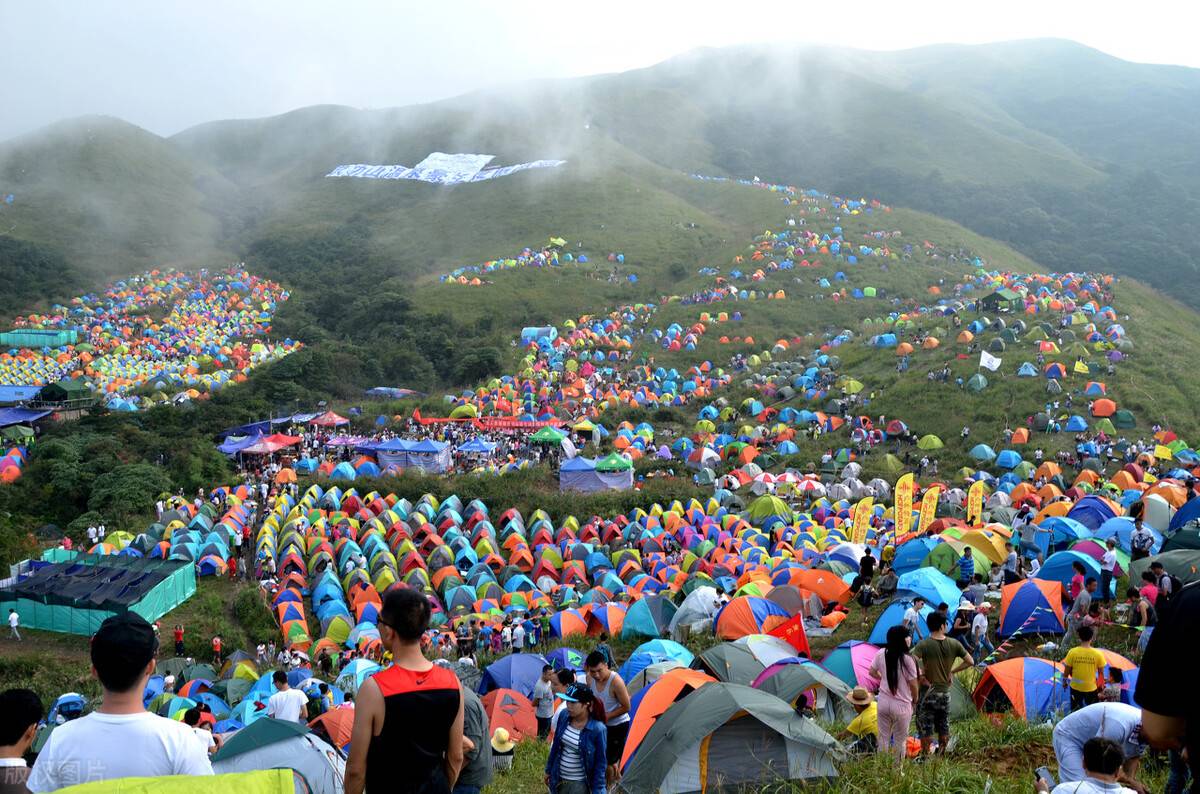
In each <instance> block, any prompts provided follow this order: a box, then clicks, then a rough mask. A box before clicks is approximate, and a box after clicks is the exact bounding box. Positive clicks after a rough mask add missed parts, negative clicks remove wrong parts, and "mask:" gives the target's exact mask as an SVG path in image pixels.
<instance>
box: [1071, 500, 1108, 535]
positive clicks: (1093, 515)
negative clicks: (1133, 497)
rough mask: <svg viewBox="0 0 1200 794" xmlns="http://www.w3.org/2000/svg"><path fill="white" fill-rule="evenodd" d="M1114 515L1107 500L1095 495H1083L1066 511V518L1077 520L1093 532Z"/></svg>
mask: <svg viewBox="0 0 1200 794" xmlns="http://www.w3.org/2000/svg"><path fill="white" fill-rule="evenodd" d="M1115 515H1116V513H1115V512H1114V511H1113V509H1112V507H1110V506H1109V504H1108V502H1106V501H1104V500H1103V499H1101V498H1100V497H1099V496H1095V495H1091V496H1085V497H1083V498H1082V499H1080V500H1079V501H1078V502H1076V503H1075V506H1074V507H1072V508H1071V509H1070V510H1069V511H1068V512H1067V518H1071V519H1074V520H1075V521H1078V522H1079V523H1080V524H1083V525H1084V526H1085V527H1087V528H1088V529H1090V530H1092V531H1093V532H1095V531H1096V530H1097V529H1099V528H1100V525H1101V524H1103V523H1104V522H1105V521H1107V520H1108V519H1110V518H1112V517H1113V516H1115Z"/></svg>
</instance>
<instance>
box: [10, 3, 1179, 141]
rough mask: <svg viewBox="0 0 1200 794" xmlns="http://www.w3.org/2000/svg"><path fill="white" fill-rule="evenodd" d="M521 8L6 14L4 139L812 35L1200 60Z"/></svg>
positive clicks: (1040, 23)
mask: <svg viewBox="0 0 1200 794" xmlns="http://www.w3.org/2000/svg"><path fill="white" fill-rule="evenodd" d="M593 8H594V7H592V6H585V7H576V6H570V5H564V4H551V3H541V2H529V1H528V0H516V1H515V2H506V3H489V2H484V0H464V1H462V2H450V3H442V4H436V5H434V6H431V5H430V4H425V3H415V2H411V3H410V2H399V3H397V2H385V1H384V0H366V1H364V2H356V3H341V4H332V3H327V2H316V1H315V0H299V1H293V0H289V1H288V2H284V0H262V1H261V2H255V3H239V2H237V1H236V0H211V2H206V3H203V4H200V3H195V4H186V3H168V4H163V3H157V2H153V0H123V1H122V2H112V3H73V2H67V0H46V1H45V2H34V1H33V0H13V1H10V2H5V3H3V4H0V68H2V69H3V74H5V75H6V85H5V91H4V112H3V113H2V114H0V140H3V139H5V138H8V137H11V136H13V135H17V134H20V133H22V132H27V131H30V130H33V129H36V128H38V127H41V126H43V125H46V124H49V123H52V122H54V121H57V120H60V119H64V118H70V117H75V116H81V115H90V114H98V115H108V116H115V117H117V118H121V119H124V120H126V121H129V122H131V123H133V124H136V125H138V126H141V127H144V128H146V129H148V130H150V131H152V132H154V133H156V134H158V135H163V136H169V135H172V134H175V133H177V132H179V131H181V130H183V129H186V128H188V127H191V126H193V125H195V124H199V123H202V122H206V121H213V120H218V119H228V118H254V117H262V116H270V115H275V114H278V113H283V112H286V111H289V110H293V109H295V108H300V107H306V106H309V105H319V104H337V105H349V106H352V107H357V108H386V107H396V106H403V105H410V104H413V103H421V102H428V101H432V100H436V99H441V98H446V97H451V96H456V95H459V94H463V93H467V92H471V91H476V90H480V89H484V88H490V87H496V86H500V85H506V84H510V83H514V82H521V81H526V80H533V79H539V78H561V77H572V76H581V75H590V74H598V73H608V72H620V71H626V70H629V69H635V68H640V67H645V66H649V65H651V64H653V63H657V62H659V61H662V60H665V59H667V58H669V57H672V56H675V55H678V54H680V53H684V52H687V51H689V50H692V49H695V48H697V47H719V46H728V45H735V44H746V43H757V44H766V43H769V42H772V41H777V42H792V43H795V42H807V43H812V44H822V45H832V46H850V47H859V48H866V49H875V50H896V49H904V48H910V47H916V46H922V45H927V44H933V43H941V42H958V43H968V44H971V43H982V42H990V41H1001V40H1008V39H1022V38H1037V37H1058V38H1068V39H1072V40H1075V41H1079V42H1081V43H1083V44H1086V45H1088V46H1092V47H1095V48H1098V49H1101V50H1103V51H1105V52H1108V53H1110V54H1113V55H1116V56H1118V57H1121V58H1124V59H1127V60H1133V61H1139V62H1147V63H1176V64H1184V65H1192V66H1200V49H1197V48H1196V47H1195V46H1194V42H1193V41H1192V31H1193V30H1195V22H1196V20H1195V19H1189V17H1192V16H1194V15H1195V14H1196V13H1197V12H1196V11H1195V10H1194V9H1192V8H1191V7H1190V6H1186V5H1184V6H1180V4H1177V3H1174V4H1173V3H1168V2H1148V3H1143V4H1141V5H1140V6H1139V10H1138V13H1137V14H1130V13H1129V12H1128V9H1127V8H1126V7H1120V6H1115V5H1114V6H1111V7H1109V6H1105V5H1103V4H1101V5H1092V6H1090V7H1089V8H1088V12H1087V13H1086V14H1080V13H1078V10H1077V8H1075V7H1073V6H1070V5H1062V6H1061V7H1060V6H1059V5H1056V4H1046V3H1034V2H1030V1H1029V0H1018V1H1017V2H1012V3H1005V4H994V5H989V6H979V5H976V6H971V7H969V8H964V7H963V6H962V5H961V4H951V3H949V2H943V1H942V0H935V1H934V2H930V3H926V4H923V6H922V8H921V13H919V14H917V13H913V12H912V10H911V9H908V8H905V7H903V6H902V5H897V4H894V3H885V2H878V1H876V0H867V1H866V2H863V3H860V4H858V5H857V6H856V7H855V11H854V15H853V24H850V25H848V24H847V22H848V20H847V18H846V17H845V12H844V10H843V9H840V8H837V7H834V6H830V7H813V6H811V5H809V4H804V5H798V4H783V3H775V2H762V1H761V0H758V1H756V0H750V1H749V2H746V3H741V4H739V5H738V7H737V10H736V12H733V11H730V10H729V9H728V8H727V7H724V6H715V5H713V6H708V5H705V4H702V3H701V4H696V3H693V4H689V5H687V6H686V8H685V7H683V6H679V5H676V4H649V5H648V4H645V3H631V2H626V1H625V0H617V1H616V2H613V3H608V4H606V5H605V6H604V7H603V12H602V13H598V12H596V11H594V10H592V9H593Z"/></svg>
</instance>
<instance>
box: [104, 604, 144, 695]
mask: <svg viewBox="0 0 1200 794" xmlns="http://www.w3.org/2000/svg"><path fill="white" fill-rule="evenodd" d="M156 653H158V638H157V637H155V636H154V627H152V626H151V625H150V624H149V623H147V622H146V619H145V618H143V617H142V616H141V615H139V614H137V613H136V612H126V613H125V614H123V615H113V616H112V617H111V618H108V619H107V620H105V621H104V622H103V623H101V624H100V629H99V630H98V631H97V632H96V634H95V635H94V636H93V637H92V648H91V656H92V665H93V666H94V667H95V668H96V673H97V675H98V677H99V678H100V683H101V684H103V685H104V686H105V688H107V689H109V690H111V691H113V692H125V691H128V689H129V687H130V686H132V685H133V684H134V683H136V682H137V680H138V678H139V676H140V674H141V671H142V670H144V669H146V665H147V664H149V663H150V660H151V659H153V658H154V656H155V654H156Z"/></svg>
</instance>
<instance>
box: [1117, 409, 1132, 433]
mask: <svg viewBox="0 0 1200 794" xmlns="http://www.w3.org/2000/svg"><path fill="white" fill-rule="evenodd" d="M1112 423H1113V425H1114V426H1115V427H1117V428H1118V429H1120V430H1128V429H1129V428H1131V427H1133V426H1135V425H1136V424H1137V420H1136V419H1134V418H1133V411H1130V410H1129V409H1128V408H1119V409H1117V412H1116V413H1114V414H1113V415H1112Z"/></svg>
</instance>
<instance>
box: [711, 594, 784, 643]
mask: <svg viewBox="0 0 1200 794" xmlns="http://www.w3.org/2000/svg"><path fill="white" fill-rule="evenodd" d="M790 618H791V615H789V614H788V612H787V610H785V609H784V608H783V607H781V606H779V605H778V604H776V603H775V602H774V601H769V600H767V599H765V598H758V597H756V596H738V597H737V598H735V599H733V600H731V601H730V602H729V603H728V604H726V605H725V606H724V607H722V608H721V611H720V612H718V613H717V616H716V618H715V619H714V620H713V630H714V631H715V632H716V634H717V636H718V637H720V638H721V639H723V640H736V639H738V638H739V637H744V636H746V635H747V634H766V633H768V632H770V631H771V630H772V629H774V628H776V627H778V626H781V625H783V624H784V623H786V622H787V621H788V619H790Z"/></svg>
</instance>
